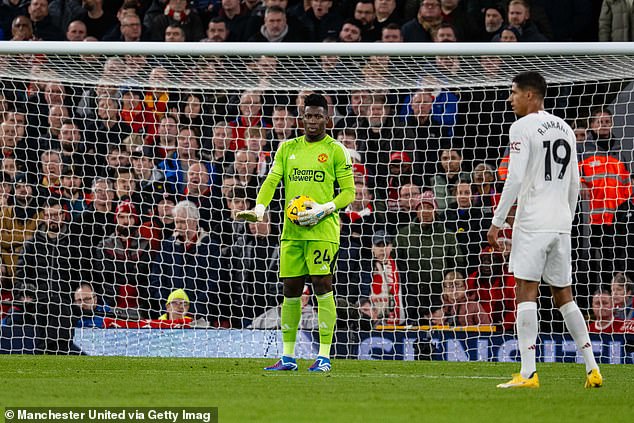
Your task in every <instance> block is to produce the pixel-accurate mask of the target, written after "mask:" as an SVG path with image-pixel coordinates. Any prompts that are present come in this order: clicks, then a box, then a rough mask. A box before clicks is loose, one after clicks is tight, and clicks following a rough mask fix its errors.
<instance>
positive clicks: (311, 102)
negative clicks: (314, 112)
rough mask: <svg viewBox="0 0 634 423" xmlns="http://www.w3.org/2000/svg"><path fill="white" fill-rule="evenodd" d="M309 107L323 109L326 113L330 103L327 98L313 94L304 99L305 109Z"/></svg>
mask: <svg viewBox="0 0 634 423" xmlns="http://www.w3.org/2000/svg"><path fill="white" fill-rule="evenodd" d="M309 106H312V107H323V108H324V110H325V111H326V112H327V111H328V101H327V100H326V97H325V96H323V95H322V94H316V93H313V94H309V95H307V96H306V98H305V99H304V107H309Z"/></svg>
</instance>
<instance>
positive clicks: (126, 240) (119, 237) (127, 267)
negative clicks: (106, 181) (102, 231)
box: [92, 200, 151, 314]
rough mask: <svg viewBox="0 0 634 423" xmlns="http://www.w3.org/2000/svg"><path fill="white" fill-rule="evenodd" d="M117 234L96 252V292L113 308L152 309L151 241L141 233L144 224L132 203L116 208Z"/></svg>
mask: <svg viewBox="0 0 634 423" xmlns="http://www.w3.org/2000/svg"><path fill="white" fill-rule="evenodd" d="M114 215H115V218H114V219H115V220H114V223H115V231H114V234H112V235H110V236H108V237H106V238H105V239H104V240H103V242H101V243H100V244H99V245H98V246H97V249H96V252H95V259H94V260H93V265H92V269H93V281H94V286H95V290H96V291H97V292H98V293H99V294H100V295H101V296H102V298H103V300H104V302H105V303H106V304H108V305H109V306H111V307H115V306H116V307H120V308H132V309H138V310H139V311H140V312H141V313H142V314H144V313H143V310H147V309H148V308H149V304H148V303H147V299H148V298H149V292H148V288H149V274H150V261H151V256H150V241H149V240H147V239H145V238H143V237H142V236H141V235H140V233H139V226H140V224H141V221H140V219H139V214H138V212H137V210H136V207H135V206H134V204H132V202H130V201H129V200H126V201H123V202H121V203H120V204H119V205H118V206H117V208H116V209H115V214H114Z"/></svg>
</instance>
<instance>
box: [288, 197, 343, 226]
mask: <svg viewBox="0 0 634 423" xmlns="http://www.w3.org/2000/svg"><path fill="white" fill-rule="evenodd" d="M304 205H305V206H306V211H302V212H299V213H297V217H298V219H297V221H298V222H299V224H300V226H314V225H316V224H318V223H319V221H320V220H321V219H323V218H324V217H326V216H328V215H329V214H330V213H332V212H334V211H335V210H336V209H337V207H336V206H335V203H333V202H332V201H331V202H329V203H326V204H319V203H315V202H314V201H306V202H305V203H304Z"/></svg>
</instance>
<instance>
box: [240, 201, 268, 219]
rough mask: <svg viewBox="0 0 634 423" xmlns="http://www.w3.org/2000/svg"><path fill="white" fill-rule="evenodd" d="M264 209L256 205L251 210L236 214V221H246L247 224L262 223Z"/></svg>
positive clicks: (260, 205)
mask: <svg viewBox="0 0 634 423" xmlns="http://www.w3.org/2000/svg"><path fill="white" fill-rule="evenodd" d="M265 209H266V207H264V206H263V205H262V204H256V205H255V207H254V208H253V209H251V210H244V211H241V212H238V214H236V219H238V220H246V221H247V222H261V221H262V219H263V218H264V210H265Z"/></svg>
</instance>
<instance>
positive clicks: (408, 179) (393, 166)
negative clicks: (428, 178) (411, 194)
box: [379, 151, 423, 209]
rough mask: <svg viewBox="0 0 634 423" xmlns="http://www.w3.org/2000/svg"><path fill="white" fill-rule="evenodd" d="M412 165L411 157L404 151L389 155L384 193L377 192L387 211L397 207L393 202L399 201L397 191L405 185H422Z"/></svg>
mask: <svg viewBox="0 0 634 423" xmlns="http://www.w3.org/2000/svg"><path fill="white" fill-rule="evenodd" d="M412 164H413V163H412V157H411V155H410V154H409V153H407V152H405V151H394V152H393V153H391V154H390V161H389V174H388V177H387V187H386V191H385V192H379V194H380V197H381V198H384V199H386V201H387V202H388V209H394V207H397V206H396V204H395V202H397V201H398V200H399V198H400V195H399V191H400V189H401V187H403V186H404V185H405V184H414V185H418V186H422V185H423V179H422V178H421V177H419V176H418V175H415V174H414V168H413V166H412Z"/></svg>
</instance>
